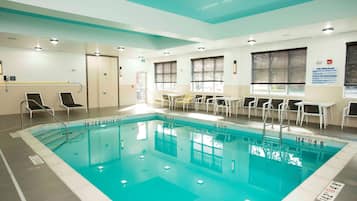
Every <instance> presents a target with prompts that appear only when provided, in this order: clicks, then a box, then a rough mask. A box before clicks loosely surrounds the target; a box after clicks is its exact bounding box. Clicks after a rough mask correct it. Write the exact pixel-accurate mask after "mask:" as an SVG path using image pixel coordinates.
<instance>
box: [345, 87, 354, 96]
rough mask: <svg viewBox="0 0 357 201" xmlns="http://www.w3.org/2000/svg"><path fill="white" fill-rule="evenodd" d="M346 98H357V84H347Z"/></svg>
mask: <svg viewBox="0 0 357 201" xmlns="http://www.w3.org/2000/svg"><path fill="white" fill-rule="evenodd" d="M345 97H346V98H357V86H345Z"/></svg>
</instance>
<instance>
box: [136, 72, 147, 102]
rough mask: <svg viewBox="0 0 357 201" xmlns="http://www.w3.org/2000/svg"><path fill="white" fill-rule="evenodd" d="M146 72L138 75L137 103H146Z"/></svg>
mask: <svg viewBox="0 0 357 201" xmlns="http://www.w3.org/2000/svg"><path fill="white" fill-rule="evenodd" d="M146 91H147V87H146V72H137V73H136V102H137V103H146V93H147V92H146Z"/></svg>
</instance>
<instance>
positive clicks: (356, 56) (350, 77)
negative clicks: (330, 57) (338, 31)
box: [345, 42, 357, 86]
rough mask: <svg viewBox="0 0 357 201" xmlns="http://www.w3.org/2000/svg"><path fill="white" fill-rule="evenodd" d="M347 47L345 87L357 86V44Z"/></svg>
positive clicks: (350, 44) (349, 44)
mask: <svg viewBox="0 0 357 201" xmlns="http://www.w3.org/2000/svg"><path fill="white" fill-rule="evenodd" d="M346 46H347V51H346V67H345V86H357V42H352V43H347V44H346Z"/></svg>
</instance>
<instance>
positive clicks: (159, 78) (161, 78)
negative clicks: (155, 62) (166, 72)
mask: <svg viewBox="0 0 357 201" xmlns="http://www.w3.org/2000/svg"><path fill="white" fill-rule="evenodd" d="M163 81H164V79H163V76H162V74H157V75H156V82H163Z"/></svg>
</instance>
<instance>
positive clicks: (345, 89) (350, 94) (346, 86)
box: [343, 41, 357, 99]
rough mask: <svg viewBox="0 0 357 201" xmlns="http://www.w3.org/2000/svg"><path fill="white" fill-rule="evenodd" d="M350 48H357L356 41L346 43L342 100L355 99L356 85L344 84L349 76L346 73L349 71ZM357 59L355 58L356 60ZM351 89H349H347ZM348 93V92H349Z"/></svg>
mask: <svg viewBox="0 0 357 201" xmlns="http://www.w3.org/2000/svg"><path fill="white" fill-rule="evenodd" d="M350 46H356V47H357V41H353V42H347V43H346V61H345V76H344V82H343V85H344V87H343V96H344V98H351V99H357V83H356V84H349V83H346V81H347V80H348V79H347V78H348V76H350V73H348V70H349V65H350V64H349V63H348V61H349V57H350V54H351V53H350V52H349V51H348V49H349V47H350ZM356 59H357V58H356ZM349 88H351V89H349ZM349 91H350V92H349Z"/></svg>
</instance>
